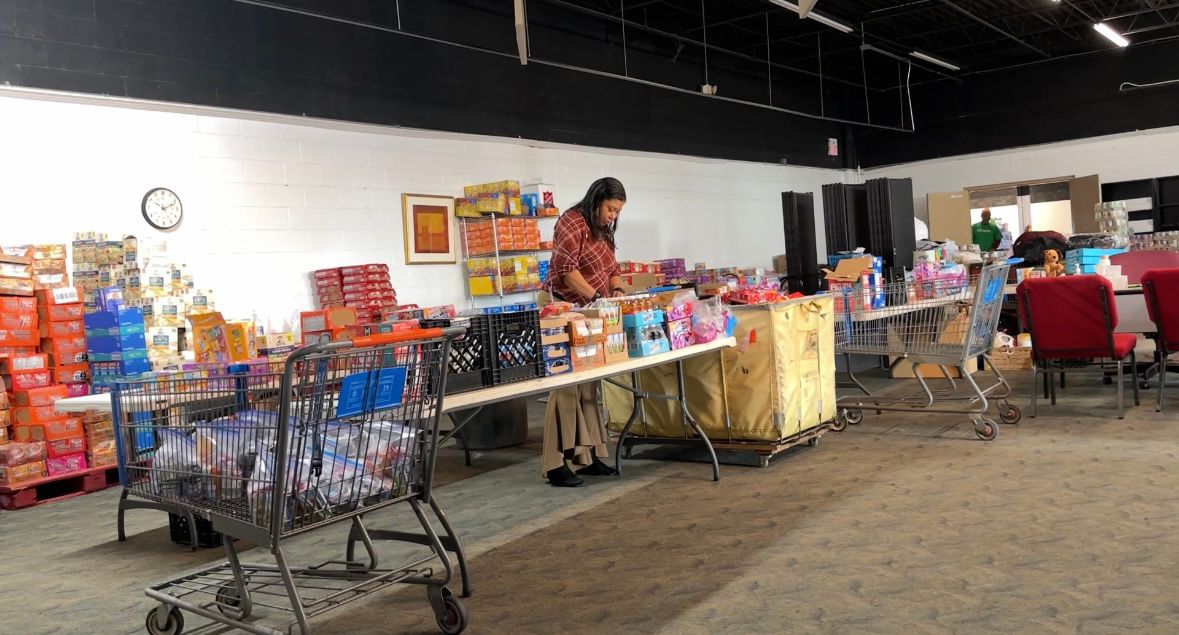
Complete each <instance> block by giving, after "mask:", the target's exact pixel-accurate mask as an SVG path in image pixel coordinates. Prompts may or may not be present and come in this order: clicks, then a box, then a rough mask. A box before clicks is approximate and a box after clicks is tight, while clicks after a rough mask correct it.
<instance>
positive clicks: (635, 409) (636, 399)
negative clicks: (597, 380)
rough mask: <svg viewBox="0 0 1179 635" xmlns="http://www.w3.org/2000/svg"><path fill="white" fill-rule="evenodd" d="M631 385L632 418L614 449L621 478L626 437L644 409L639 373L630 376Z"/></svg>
mask: <svg viewBox="0 0 1179 635" xmlns="http://www.w3.org/2000/svg"><path fill="white" fill-rule="evenodd" d="M615 385H617V384H615ZM630 385H631V387H632V388H633V390H631V391H630V394H631V395H632V397H633V404H634V405H633V406H631V409H630V418H628V419H627V420H626V425H625V426H623V427H622V433H621V434H619V435H618V445H617V446H615V447H614V469H615V470H617V471H618V475H619V476H622V444H623V442H625V441H626V435H628V434H630V429H631V426H633V425H634V424H635V421H636V420H637V419H638V418H639V409H640V408H642V407H643V393H642V391H640V390H639V374H638V373H637V372H636V373H631V374H630Z"/></svg>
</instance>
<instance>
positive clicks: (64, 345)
mask: <svg viewBox="0 0 1179 635" xmlns="http://www.w3.org/2000/svg"><path fill="white" fill-rule="evenodd" d="M129 337H130V338H132V343H129V344H125V345H123V346H120V347H119V349H118V350H122V349H124V348H134V347H135V346H134V343H135V342H140V344H139V348H142V347H143V346H144V345H143V344H142V343H141V342H143V336H142V335H132V336H129ZM97 339H98V338H95V340H93V341H97ZM41 350H42V351H45V353H46V354H47V355H52V356H53V358H54V359H69V358H71V357H72V358H75V359H76V358H77V355H78V354H79V353H81V354H83V355H85V354H86V353H87V352H88V351H89V350H95V351H96V352H100V353H101V352H105V351H102V350H99V349H97V348H96V347H95V346H93V345H91V346H89V347H88V346H87V343H86V338H85V336H76V337H53V338H48V339H43V340H41Z"/></svg>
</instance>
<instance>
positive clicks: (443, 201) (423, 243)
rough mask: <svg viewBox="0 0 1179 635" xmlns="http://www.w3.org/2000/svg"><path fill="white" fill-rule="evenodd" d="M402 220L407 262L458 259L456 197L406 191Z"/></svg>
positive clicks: (410, 263) (455, 260) (448, 262)
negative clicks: (407, 192)
mask: <svg viewBox="0 0 1179 635" xmlns="http://www.w3.org/2000/svg"><path fill="white" fill-rule="evenodd" d="M401 219H402V228H403V229H404V232H405V264H407V265H442V264H454V263H456V262H458V244H457V240H456V239H455V234H456V232H455V218H454V198H453V197H450V196H436V195H430V194H402V195H401Z"/></svg>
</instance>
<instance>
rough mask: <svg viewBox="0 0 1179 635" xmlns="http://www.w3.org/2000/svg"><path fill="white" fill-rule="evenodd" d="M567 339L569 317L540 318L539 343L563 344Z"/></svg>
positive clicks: (543, 344) (544, 344) (545, 344)
mask: <svg viewBox="0 0 1179 635" xmlns="http://www.w3.org/2000/svg"><path fill="white" fill-rule="evenodd" d="M568 341H569V318H563V317H552V318H542V319H541V321H540V343H541V345H542V346H548V345H551V344H563V343H566V342H568Z"/></svg>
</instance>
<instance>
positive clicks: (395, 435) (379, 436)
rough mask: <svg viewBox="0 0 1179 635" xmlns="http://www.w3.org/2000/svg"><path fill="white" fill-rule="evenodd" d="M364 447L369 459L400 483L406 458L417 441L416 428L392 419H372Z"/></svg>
mask: <svg viewBox="0 0 1179 635" xmlns="http://www.w3.org/2000/svg"><path fill="white" fill-rule="evenodd" d="M367 434H368V438H367V439H366V440H365V447H366V449H367V451H368V456H369V457H371V458H370V459H369V460H371V461H373V462H375V463H376V465H377V466H378V468H379V469H380V470H381V471H382V472H383V473H384V474H386V475H388V476H389V477H391V478H393V479H394V480H395V481H397V483H398V486H399V487H398V488H400V484H401V483H403V482H404V481H405V478H406V474H405V469H406V467H407V466H406V459H407V458H408V457H410V456H412V454H413V444H414V443H416V442H417V434H418V431H417V428H412V427H409V426H406V425H403V424H400V423H395V422H393V421H374V422H373V423H372V424H371V425H369V427H368V431H367Z"/></svg>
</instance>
